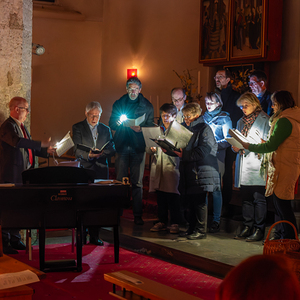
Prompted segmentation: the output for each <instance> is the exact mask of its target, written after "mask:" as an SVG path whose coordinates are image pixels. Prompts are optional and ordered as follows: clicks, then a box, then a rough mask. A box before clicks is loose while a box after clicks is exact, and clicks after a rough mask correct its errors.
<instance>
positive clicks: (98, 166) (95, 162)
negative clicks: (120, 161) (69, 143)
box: [72, 119, 115, 179]
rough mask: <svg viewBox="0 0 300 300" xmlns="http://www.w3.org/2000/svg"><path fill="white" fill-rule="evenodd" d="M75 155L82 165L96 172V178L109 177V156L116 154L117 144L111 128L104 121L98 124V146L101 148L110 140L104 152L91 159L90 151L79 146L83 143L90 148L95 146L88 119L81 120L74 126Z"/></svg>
mask: <svg viewBox="0 0 300 300" xmlns="http://www.w3.org/2000/svg"><path fill="white" fill-rule="evenodd" d="M72 132H73V142H74V144H75V146H74V153H75V157H76V158H77V159H79V160H80V164H81V166H83V167H84V168H87V169H91V170H94V171H95V172H96V176H97V177H96V178H98V179H107V178H108V158H109V157H111V156H113V155H114V154H115V145H114V142H113V140H112V135H111V131H110V128H109V127H108V126H106V125H104V124H102V123H99V124H98V125H97V132H98V138H97V141H96V148H98V149H101V148H102V147H103V146H104V145H105V143H107V142H108V141H110V142H109V143H108V144H107V145H106V146H105V147H104V149H103V154H102V155H101V156H100V157H98V158H93V159H89V151H84V150H81V149H78V148H77V145H78V144H83V145H85V146H88V147H90V148H93V147H94V140H93V136H92V133H91V130H90V127H89V124H88V122H87V120H86V119H85V120H84V121H82V122H79V123H77V124H75V125H73V127H72Z"/></svg>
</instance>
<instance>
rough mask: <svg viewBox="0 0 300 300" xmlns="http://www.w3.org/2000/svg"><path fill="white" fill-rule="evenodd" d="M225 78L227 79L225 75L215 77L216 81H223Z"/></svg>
mask: <svg viewBox="0 0 300 300" xmlns="http://www.w3.org/2000/svg"><path fill="white" fill-rule="evenodd" d="M223 78H225V76H223V75H218V76H215V77H214V80H217V79H218V80H221V79H223Z"/></svg>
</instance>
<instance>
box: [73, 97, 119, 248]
mask: <svg viewBox="0 0 300 300" xmlns="http://www.w3.org/2000/svg"><path fill="white" fill-rule="evenodd" d="M101 114H102V107H101V105H100V103H99V102H95V101H93V102H90V103H89V104H88V105H87V106H86V108H85V116H86V119H85V120H84V121H82V122H79V123H76V124H75V125H73V127H72V132H73V142H74V144H75V146H74V152H75V157H76V159H78V160H80V164H81V166H82V167H84V168H86V169H90V170H94V171H95V172H96V178H97V179H108V176H109V175H108V174H109V172H108V171H109V170H108V158H110V157H111V156H112V155H114V154H115V145H114V142H113V140H112V135H111V131H110V128H109V127H108V126H106V125H104V124H102V123H100V122H99V121H100V117H101ZM98 233H99V232H98V228H93V227H91V228H89V234H90V243H91V244H94V245H99V246H102V245H103V242H102V240H100V239H99V236H98Z"/></svg>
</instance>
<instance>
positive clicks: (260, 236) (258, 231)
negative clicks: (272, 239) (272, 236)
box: [246, 228, 265, 242]
mask: <svg viewBox="0 0 300 300" xmlns="http://www.w3.org/2000/svg"><path fill="white" fill-rule="evenodd" d="M264 236H265V234H264V232H263V231H262V230H261V229H259V228H256V229H255V232H254V233H253V234H252V235H250V236H249V237H247V238H246V242H258V241H261V240H262V239H263V238H264Z"/></svg>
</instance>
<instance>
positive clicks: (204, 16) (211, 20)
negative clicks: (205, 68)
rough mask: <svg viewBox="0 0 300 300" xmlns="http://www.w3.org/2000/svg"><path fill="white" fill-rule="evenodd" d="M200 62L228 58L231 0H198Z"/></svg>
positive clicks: (221, 61) (217, 61)
mask: <svg viewBox="0 0 300 300" xmlns="http://www.w3.org/2000/svg"><path fill="white" fill-rule="evenodd" d="M200 7H201V9H200V51H199V52H200V53H199V62H200V63H204V64H205V63H220V64H222V63H225V62H226V61H228V58H229V40H230V38H229V34H230V11H231V0H219V1H215V0H200Z"/></svg>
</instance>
